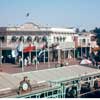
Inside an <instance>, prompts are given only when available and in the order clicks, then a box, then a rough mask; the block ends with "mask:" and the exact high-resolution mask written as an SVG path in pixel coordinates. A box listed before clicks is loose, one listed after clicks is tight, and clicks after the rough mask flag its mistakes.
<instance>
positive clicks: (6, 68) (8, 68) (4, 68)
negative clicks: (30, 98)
mask: <svg viewBox="0 0 100 100" xmlns="http://www.w3.org/2000/svg"><path fill="white" fill-rule="evenodd" d="M64 62H68V63H69V65H73V64H78V61H76V60H75V59H70V60H69V59H67V60H64ZM55 65H57V62H50V63H49V64H48V62H46V63H43V62H42V63H39V64H37V67H36V66H35V65H31V66H27V67H26V66H24V71H25V72H27V71H35V70H43V69H47V68H54V67H55ZM36 68H37V69H36ZM0 71H1V72H7V73H19V72H22V68H20V67H19V66H18V65H14V64H7V63H5V64H2V65H1V67H0Z"/></svg>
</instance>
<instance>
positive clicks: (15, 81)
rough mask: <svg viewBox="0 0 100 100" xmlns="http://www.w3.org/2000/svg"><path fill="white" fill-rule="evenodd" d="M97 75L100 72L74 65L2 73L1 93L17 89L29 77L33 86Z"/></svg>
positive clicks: (0, 81) (0, 80) (0, 77)
mask: <svg viewBox="0 0 100 100" xmlns="http://www.w3.org/2000/svg"><path fill="white" fill-rule="evenodd" d="M96 74H100V70H98V69H94V68H90V67H85V66H81V65H72V66H67V67H60V68H52V69H45V70H37V71H30V72H23V73H17V74H7V73H3V72H1V73H0V93H2V91H7V90H11V89H16V88H17V87H18V86H19V83H20V81H22V80H23V77H25V76H27V77H28V79H29V80H30V83H31V84H40V83H45V82H64V81H69V80H74V79H76V78H80V77H84V76H93V75H96Z"/></svg>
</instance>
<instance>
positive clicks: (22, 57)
mask: <svg viewBox="0 0 100 100" xmlns="http://www.w3.org/2000/svg"><path fill="white" fill-rule="evenodd" d="M23 42H24V41H23V40H22V72H23V71H24V61H23V60H24V55H23V53H24V52H23V49H24V43H23Z"/></svg>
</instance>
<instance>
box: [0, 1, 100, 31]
mask: <svg viewBox="0 0 100 100" xmlns="http://www.w3.org/2000/svg"><path fill="white" fill-rule="evenodd" d="M27 13H29V16H28V17H26V14H27ZM26 22H33V23H36V24H40V25H42V26H50V27H76V28H80V29H84V28H85V29H86V30H90V29H93V28H95V27H100V0H0V26H19V25H22V24H24V23H26Z"/></svg>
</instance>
